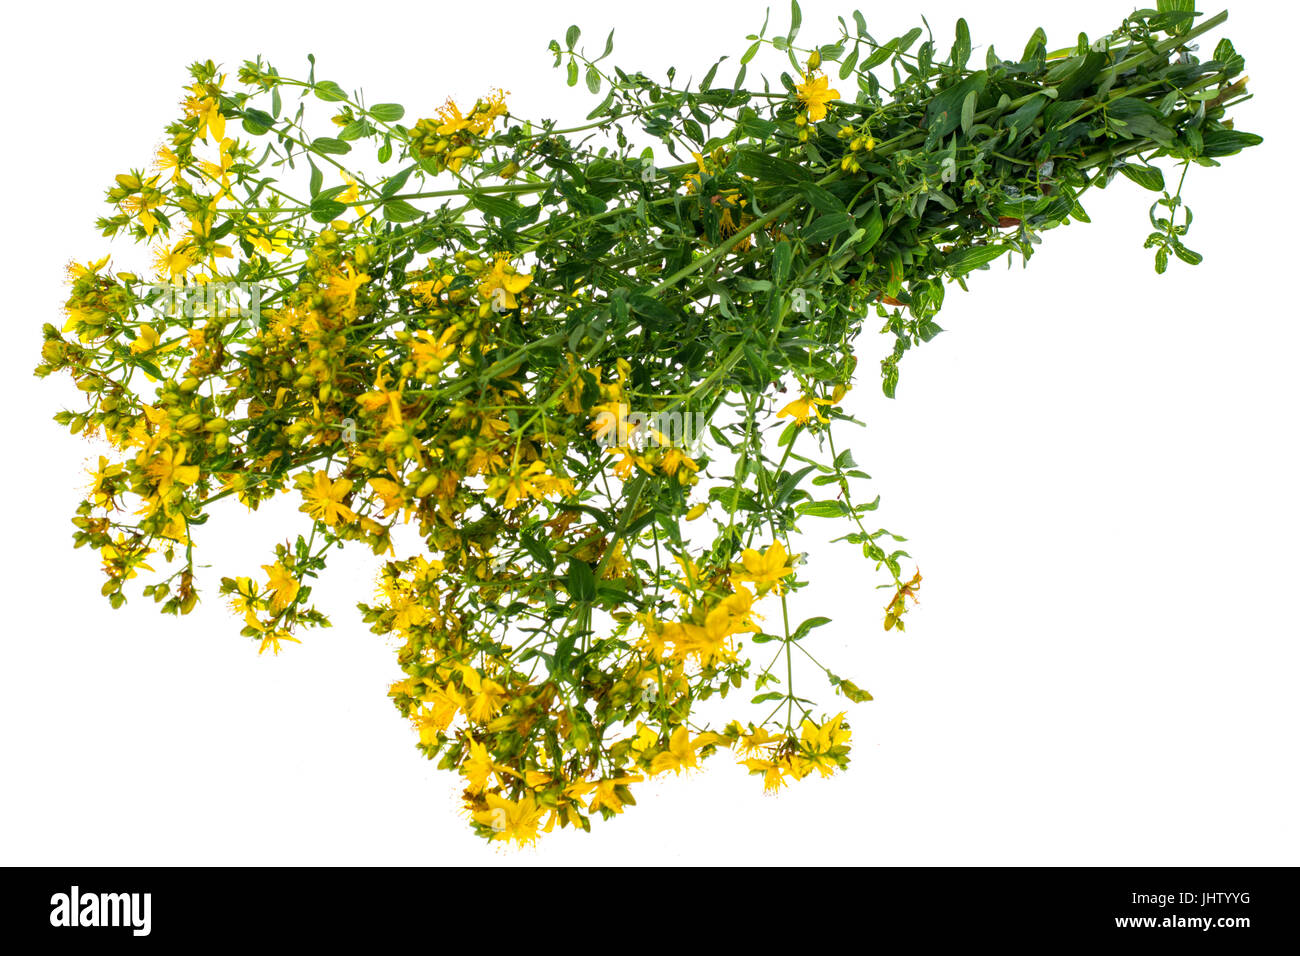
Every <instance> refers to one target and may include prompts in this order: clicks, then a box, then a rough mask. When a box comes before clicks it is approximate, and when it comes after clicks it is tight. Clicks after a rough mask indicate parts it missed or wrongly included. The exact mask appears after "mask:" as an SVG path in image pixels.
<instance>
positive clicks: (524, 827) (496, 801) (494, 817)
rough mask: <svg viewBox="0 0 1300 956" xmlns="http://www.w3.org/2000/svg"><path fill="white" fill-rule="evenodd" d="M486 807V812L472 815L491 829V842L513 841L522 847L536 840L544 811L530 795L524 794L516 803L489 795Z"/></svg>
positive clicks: (492, 794)
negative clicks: (538, 825)
mask: <svg viewBox="0 0 1300 956" xmlns="http://www.w3.org/2000/svg"><path fill="white" fill-rule="evenodd" d="M487 805H488V808H487V809H486V810H479V811H477V812H475V813H474V820H475V822H477V823H481V824H483V825H484V826H489V827H491V828H492V829H493V831H494V832H493V834H492V839H493V840H514V841H515V842H516V843H518V844H520V845H523V844H526V843H532V842H534V841H535V840H536V839H537V824H538V821H540V820H541V818H542V814H543V813H544V812H545V810H544V809H542V808H540V807H538V806H537V802H536V801H535V800H534V799H533V795H532V794H531V793H525V794H524V795H523V796H522V797H520V798H519V800H518V801H514V800H507V799H506V798H505V797H503V796H501V795H500V794H496V793H489V794H488V795H487Z"/></svg>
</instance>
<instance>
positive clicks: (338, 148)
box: [311, 136, 352, 156]
mask: <svg viewBox="0 0 1300 956" xmlns="http://www.w3.org/2000/svg"><path fill="white" fill-rule="evenodd" d="M311 148H312V149H314V150H315V151H316V152H318V153H324V154H326V155H334V156H342V155H343V154H344V153H350V152H352V146H351V145H350V144H348V143H345V142H343V140H341V139H335V138H334V137H332V136H318V137H316V138H315V139H314V140H312V141H311Z"/></svg>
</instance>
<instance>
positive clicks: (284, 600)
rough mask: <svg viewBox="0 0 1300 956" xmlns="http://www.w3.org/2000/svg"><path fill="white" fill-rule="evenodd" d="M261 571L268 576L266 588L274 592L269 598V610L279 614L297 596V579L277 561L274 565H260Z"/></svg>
mask: <svg viewBox="0 0 1300 956" xmlns="http://www.w3.org/2000/svg"><path fill="white" fill-rule="evenodd" d="M262 570H263V571H265V572H266V573H267V575H268V576H269V579H268V580H267V583H266V586H267V587H269V588H270V589H271V590H272V591H273V592H274V594H273V595H272V597H271V610H272V611H273V612H275V613H276V614H279V613H280V612H281V611H283V610H284V609H285V608H287V607H288V606H289V605H290V604H292V603H293V601H294V598H296V597H297V596H298V587H299V584H298V579H297V578H295V577H294V576H293V575H292V574H291V573H290V572H289V570H288V568H286V567H285V566H284V565H283V564H281V563H280V562H279V561H277V562H275V564H264V565H262Z"/></svg>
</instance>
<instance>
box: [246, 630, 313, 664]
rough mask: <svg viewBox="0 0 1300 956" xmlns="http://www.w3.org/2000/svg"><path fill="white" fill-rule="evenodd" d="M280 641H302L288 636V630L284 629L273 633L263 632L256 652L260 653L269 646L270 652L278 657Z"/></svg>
mask: <svg viewBox="0 0 1300 956" xmlns="http://www.w3.org/2000/svg"><path fill="white" fill-rule="evenodd" d="M281 641H292V642H293V643H295V644H301V643H302V641H300V640H298V638H296V637H292V636H290V634H289V632H288V631H284V630H281V631H275V632H274V633H271V634H264V635H263V636H262V646H261V647H259V648H258V649H257V653H259V654H261V653H262V652H263V651H264V650H266V649H267V648H268V647H269V648H270V649H271V653H272V654H274V655H275V656H276V657H279V656H280V642H281Z"/></svg>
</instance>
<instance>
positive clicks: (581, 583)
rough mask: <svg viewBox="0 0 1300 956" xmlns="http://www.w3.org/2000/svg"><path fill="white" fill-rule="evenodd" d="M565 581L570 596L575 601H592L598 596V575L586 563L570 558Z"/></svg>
mask: <svg viewBox="0 0 1300 956" xmlns="http://www.w3.org/2000/svg"><path fill="white" fill-rule="evenodd" d="M565 581H566V587H567V588H568V591H569V596H570V597H572V598H573V599H574V600H575V601H590V600H591V599H592V598H594V597H595V596H596V575H595V574H594V573H592V570H591V565H589V564H588V563H587V562H586V561H580V560H578V559H577V558H570V559H569V573H568V576H567V577H566V579H565Z"/></svg>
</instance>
